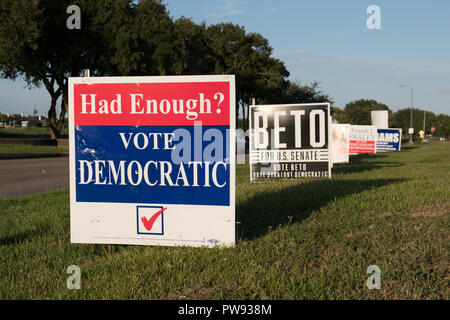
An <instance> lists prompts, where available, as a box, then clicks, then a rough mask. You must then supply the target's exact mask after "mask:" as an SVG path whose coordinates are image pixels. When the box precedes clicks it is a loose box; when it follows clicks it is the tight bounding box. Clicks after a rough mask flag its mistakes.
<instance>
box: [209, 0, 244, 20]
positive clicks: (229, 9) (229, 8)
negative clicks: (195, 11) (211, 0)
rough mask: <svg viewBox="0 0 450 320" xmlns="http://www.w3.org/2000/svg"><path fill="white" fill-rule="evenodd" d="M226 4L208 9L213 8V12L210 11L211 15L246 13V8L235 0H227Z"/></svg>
mask: <svg viewBox="0 0 450 320" xmlns="http://www.w3.org/2000/svg"><path fill="white" fill-rule="evenodd" d="M224 2H225V4H224V5H223V6H219V7H209V8H208V10H212V11H213V12H211V13H208V14H207V16H209V17H225V16H234V15H237V14H241V13H244V10H242V9H240V8H238V6H237V5H236V3H235V2H234V1H233V0H225V1H224Z"/></svg>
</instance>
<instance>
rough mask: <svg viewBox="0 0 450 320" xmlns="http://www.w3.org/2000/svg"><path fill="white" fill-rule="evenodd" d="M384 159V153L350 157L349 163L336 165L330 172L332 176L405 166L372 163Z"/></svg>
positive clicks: (400, 163)
mask: <svg viewBox="0 0 450 320" xmlns="http://www.w3.org/2000/svg"><path fill="white" fill-rule="evenodd" d="M386 157H387V155H386V154H385V153H375V154H374V153H367V154H360V155H352V156H350V161H349V162H348V163H336V164H335V165H334V166H333V168H332V172H333V174H349V173H359V172H363V171H369V170H375V169H380V168H386V167H400V166H404V165H405V163H402V162H390V161H373V160H377V159H382V158H386Z"/></svg>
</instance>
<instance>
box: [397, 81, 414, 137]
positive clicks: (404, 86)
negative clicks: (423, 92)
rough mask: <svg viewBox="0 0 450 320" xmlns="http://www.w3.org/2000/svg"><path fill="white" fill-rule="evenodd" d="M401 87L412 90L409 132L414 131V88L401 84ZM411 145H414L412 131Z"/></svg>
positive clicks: (410, 135)
mask: <svg viewBox="0 0 450 320" xmlns="http://www.w3.org/2000/svg"><path fill="white" fill-rule="evenodd" d="M400 87H402V88H408V89H410V90H411V119H410V122H409V130H411V129H412V127H413V124H412V123H413V121H412V120H413V96H414V94H413V88H411V87H410V86H406V85H404V84H401V85H400ZM409 143H411V144H412V143H413V140H412V133H411V131H409Z"/></svg>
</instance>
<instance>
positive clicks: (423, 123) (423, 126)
mask: <svg viewBox="0 0 450 320" xmlns="http://www.w3.org/2000/svg"><path fill="white" fill-rule="evenodd" d="M423 133H424V134H426V131H425V110H423Z"/></svg>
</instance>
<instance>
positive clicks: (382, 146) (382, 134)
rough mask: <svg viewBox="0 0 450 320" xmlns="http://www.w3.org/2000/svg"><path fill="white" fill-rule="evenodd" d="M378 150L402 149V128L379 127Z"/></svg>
mask: <svg viewBox="0 0 450 320" xmlns="http://www.w3.org/2000/svg"><path fill="white" fill-rule="evenodd" d="M377 133H378V140H377V152H387V151H400V147H401V141H402V130H401V129H378V130H377Z"/></svg>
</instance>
